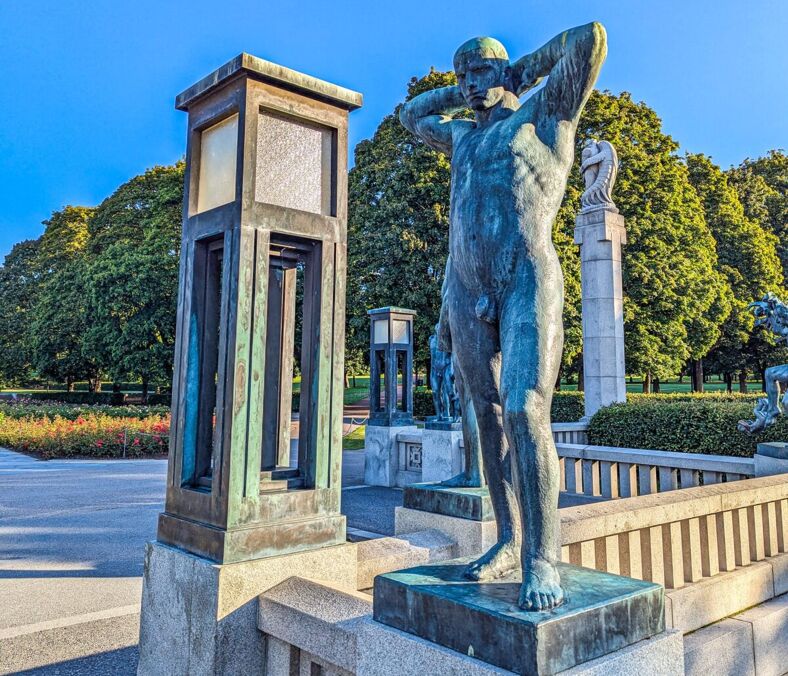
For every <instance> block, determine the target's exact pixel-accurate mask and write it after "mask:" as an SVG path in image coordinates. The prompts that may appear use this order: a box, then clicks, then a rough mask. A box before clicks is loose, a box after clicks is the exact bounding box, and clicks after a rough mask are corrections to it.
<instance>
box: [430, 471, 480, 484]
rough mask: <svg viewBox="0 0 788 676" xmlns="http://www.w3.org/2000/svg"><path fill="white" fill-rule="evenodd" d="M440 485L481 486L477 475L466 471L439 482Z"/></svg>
mask: <svg viewBox="0 0 788 676" xmlns="http://www.w3.org/2000/svg"><path fill="white" fill-rule="evenodd" d="M440 485H441V486H445V487H446V488H481V485H482V479H481V477H479V476H473V475H471V474H468V473H467V472H461V473H460V474H458V475H457V476H453V477H452V478H451V479H446V481H441V482H440Z"/></svg>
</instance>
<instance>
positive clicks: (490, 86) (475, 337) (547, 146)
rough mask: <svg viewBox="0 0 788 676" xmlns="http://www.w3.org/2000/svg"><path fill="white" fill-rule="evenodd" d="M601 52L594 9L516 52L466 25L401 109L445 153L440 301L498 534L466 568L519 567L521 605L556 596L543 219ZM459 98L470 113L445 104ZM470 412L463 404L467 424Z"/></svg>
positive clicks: (554, 315)
mask: <svg viewBox="0 0 788 676" xmlns="http://www.w3.org/2000/svg"><path fill="white" fill-rule="evenodd" d="M606 52H607V47H606V35H605V29H604V28H603V27H602V26H601V25H600V24H598V23H590V24H587V25H585V26H580V27H578V28H573V29H571V30H568V31H564V32H562V33H561V34H560V35H557V36H556V37H555V38H553V39H552V40H550V41H549V42H547V43H546V44H545V45H543V46H542V47H540V48H538V49H537V50H535V51H534V52H532V53H530V54H526V55H525V56H523V57H522V58H520V59H518V60H516V61H513V62H510V60H509V55H508V54H507V52H506V49H505V47H504V46H503V45H502V44H501V43H500V42H498V41H497V40H495V39H493V38H489V37H482V38H473V39H471V40H468V41H467V42H466V43H464V44H463V45H461V46H460V48H459V49H458V50H457V51H456V53H455V54H454V71H455V73H456V75H457V85H456V86H451V87H443V88H441V89H434V90H431V91H427V92H423V93H422V94H419V95H418V96H416V97H414V98H413V99H411V100H410V101H408V102H406V103H405V104H404V106H403V107H402V109H401V111H400V120H401V121H402V124H403V125H404V126H405V127H406V128H407V129H408V130H409V131H410V132H412V133H413V134H415V135H416V136H418V137H419V138H420V139H422V141H424V143H426V144H428V145H429V146H430V147H432V148H434V149H436V150H439V151H441V152H443V153H445V154H447V155H449V156H450V157H451V200H450V215H449V253H450V255H451V267H450V269H449V273H448V278H447V280H446V284H447V289H446V296H445V299H444V305H445V308H446V310H445V314H446V320H447V322H448V326H449V328H450V333H451V345H452V348H451V351H452V355H453V357H454V358H455V360H456V364H457V367H458V374H457V378H458V379H459V380H461V381H462V389H463V391H465V392H466V393H467V395H466V396H468V397H469V399H470V400H471V401H472V403H473V410H474V414H475V415H474V416H473V417H474V419H475V427H476V429H478V434H479V442H480V447H481V453H482V456H483V459H484V474H485V476H486V479H487V484H488V486H489V491H490V499H491V502H492V504H493V510H494V512H495V520H496V527H497V535H498V541H497V543H496V544H495V545H494V546H493V547H492V548H490V550H489V551H487V552H486V553H485V554H484V555H483V556H481V557H480V558H478V559H477V560H475V561H472V562H471V563H469V564H468V566H467V567H466V569H465V576H466V577H468V578H470V579H471V580H492V579H495V578H500V577H503V576H506V575H508V574H509V573H513V572H515V571H517V570H518V569H521V570H522V584H521V586H520V592H519V599H518V604H519V606H520V607H521V608H523V609H526V610H536V611H542V610H550V609H552V608H555V607H556V606H558V605H560V604H561V603H562V602H563V600H564V591H563V589H562V588H561V580H560V577H559V574H558V569H557V567H556V562H557V556H558V552H559V549H560V533H559V530H558V519H557V510H558V491H559V479H560V468H559V464H558V455H557V454H556V450H555V443H554V441H553V436H552V432H551V429H550V403H551V400H552V396H553V388H554V386H555V382H556V378H557V377H558V370H559V367H560V365H561V351H562V345H563V324H562V311H563V277H562V273H561V265H560V262H559V260H558V256H557V254H556V251H555V247H554V245H553V241H552V227H553V221H554V220H555V216H556V214H557V212H558V209H559V207H560V206H561V201H562V199H563V196H564V192H565V189H566V180H567V177H568V175H569V171H570V170H571V168H572V163H573V162H574V145H575V133H576V131H577V125H578V122H579V119H580V114H581V112H582V110H583V107H584V106H585V103H586V101H587V100H588V97H589V95H590V94H591V91H592V90H593V88H594V83H595V82H596V79H597V76H598V75H599V71H600V68H601V67H602V63H603V61H604V60H605V55H606ZM544 77H546V78H547V82H546V84H545V86H544V87H542V88H541V89H539V90H538V91H536V93H534V94H533V96H531V97H529V98H528V99H527V100H525V101H523V102H522V103H521V102H520V96H521V95H523V94H525V93H526V92H527V91H529V90H531V89H532V88H534V87H535V86H536V85H537V84H538V83H539V82H540V81H541V80H542V78H544ZM468 108H471V109H472V110H473V113H474V119H467V118H465V117H461V116H459V115H458V116H457V117H454V116H455V115H457V114H458V113H461V112H462V111H465V110H467V109H468ZM441 333H443V331H441ZM444 349H445V348H444ZM470 418H471V416H468V415H467V414H466V415H463V428H464V429H463V434H464V435H465V433H466V430H465V427H466V426H469V425H470V424H471V423H469V420H470ZM469 433H470V430H469ZM513 475H516V476H513ZM469 480H470V478H469Z"/></svg>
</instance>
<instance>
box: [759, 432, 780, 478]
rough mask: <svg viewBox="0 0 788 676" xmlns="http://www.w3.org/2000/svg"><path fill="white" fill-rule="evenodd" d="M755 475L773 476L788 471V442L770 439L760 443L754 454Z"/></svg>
mask: <svg viewBox="0 0 788 676" xmlns="http://www.w3.org/2000/svg"><path fill="white" fill-rule="evenodd" d="M753 461H754V463H755V476H772V475H773V474H785V473H788V443H785V442H782V441H770V442H766V443H761V444H758V452H757V453H756V454H755V455H754V456H753Z"/></svg>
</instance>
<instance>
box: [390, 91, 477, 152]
mask: <svg viewBox="0 0 788 676" xmlns="http://www.w3.org/2000/svg"><path fill="white" fill-rule="evenodd" d="M466 107H467V104H466V102H465V99H464V98H463V95H462V92H461V91H460V88H459V87H457V86H453V87H441V88H440V89H433V90H431V91H428V92H424V93H422V94H419V95H418V96H416V97H414V98H413V99H411V100H410V101H407V102H406V103H405V104H404V105H403V106H402V108H401V109H400V113H399V119H400V122H402V125H403V126H404V127H405V129H407V130H408V131H409V132H411V133H412V134H415V135H416V136H418V137H419V138H420V139H421V140H423V141H424V142H425V143H426V144H427V145H429V146H431V147H432V148H435V150H439V151H440V152H442V153H446V154H447V155H451V149H452V127H453V126H456V125H457V124H458V123H461V124H466V125H468V124H471V123H470V122H469V121H468V120H454V119H452V115H454V114H456V113H458V112H459V111H461V110H463V109H464V108H466Z"/></svg>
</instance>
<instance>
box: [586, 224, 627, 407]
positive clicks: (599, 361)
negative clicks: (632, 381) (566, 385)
mask: <svg viewBox="0 0 788 676" xmlns="http://www.w3.org/2000/svg"><path fill="white" fill-rule="evenodd" d="M626 241H627V238H626V230H625V229H624V217H623V216H621V215H620V214H618V213H615V212H614V211H611V210H609V209H599V210H596V211H591V212H588V213H581V214H580V215H578V217H577V219H576V222H575V243H576V244H579V245H580V265H581V271H580V281H581V284H582V306H583V308H582V310H583V313H582V317H583V375H584V378H585V415H586V418H590V417H591V416H592V415H594V413H596V412H597V411H598V410H599V409H600V408H602V407H603V406H609V405H610V404H612V403H614V402H619V401H626V376H625V369H624V291H623V286H622V270H621V246H622V244H626Z"/></svg>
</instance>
